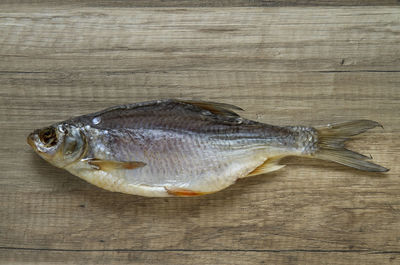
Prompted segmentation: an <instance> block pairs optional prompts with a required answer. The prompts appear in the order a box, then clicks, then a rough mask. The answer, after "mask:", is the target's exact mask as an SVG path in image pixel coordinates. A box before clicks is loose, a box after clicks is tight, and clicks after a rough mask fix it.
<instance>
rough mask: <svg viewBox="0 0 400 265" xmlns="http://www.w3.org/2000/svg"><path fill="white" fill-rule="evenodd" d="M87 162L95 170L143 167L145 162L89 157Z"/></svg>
mask: <svg viewBox="0 0 400 265" xmlns="http://www.w3.org/2000/svg"><path fill="white" fill-rule="evenodd" d="M86 161H87V162H88V164H89V165H90V166H91V167H92V168H94V169H97V170H102V171H111V170H116V169H135V168H139V167H144V166H145V165H146V163H143V162H140V161H113V160H102V159H97V158H91V159H87V160H86Z"/></svg>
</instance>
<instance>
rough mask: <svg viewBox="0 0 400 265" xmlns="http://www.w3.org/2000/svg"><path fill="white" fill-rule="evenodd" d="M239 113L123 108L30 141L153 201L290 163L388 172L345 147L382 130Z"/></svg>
mask: <svg viewBox="0 0 400 265" xmlns="http://www.w3.org/2000/svg"><path fill="white" fill-rule="evenodd" d="M238 111H243V110H242V109H241V108H240V107H237V106H234V105H230V104H226V103H217V102H208V101H200V100H179V99H164V100H155V101H147V102H141V103H134V104H128V105H119V106H114V107H111V108H108V109H105V110H102V111H99V112H95V113H91V114H87V115H83V116H79V117H74V118H71V119H69V120H66V121H62V122H58V123H55V124H53V125H50V126H48V127H45V128H42V129H38V130H34V131H33V132H32V133H31V134H30V135H29V136H28V138H27V142H28V144H29V145H30V146H31V147H32V148H33V150H34V151H35V152H36V153H37V154H38V155H39V156H41V157H42V158H43V159H44V160H46V161H48V162H49V163H50V164H52V165H54V166H56V167H59V168H63V169H65V170H67V171H69V172H70V173H72V174H73V175H76V176H78V177H80V178H82V179H84V180H86V181H87V182H89V183H91V184H93V185H96V186H98V187H100V188H103V189H106V190H109V191H113V192H121V193H126V194H134V195H140V196H147V197H170V196H181V197H185V196H186V197H192V196H199V195H205V194H210V193H215V192H217V191H220V190H223V189H225V188H227V187H229V186H231V185H232V184H234V183H235V182H236V181H237V180H238V179H242V178H246V177H251V176H257V175H262V174H265V173H268V172H272V171H276V170H279V169H281V168H283V167H284V166H285V165H284V164H281V159H282V158H283V157H286V156H301V157H310V158H317V159H322V160H328V161H333V162H336V163H340V164H342V165H345V166H348V167H352V168H355V169H358V170H364V171H372V172H386V171H388V170H389V169H387V168H385V167H383V166H380V165H377V164H374V163H372V162H370V161H368V160H370V159H371V157H369V156H365V155H362V154H360V153H357V152H354V151H351V150H349V149H347V148H346V147H345V142H346V141H347V140H349V139H350V138H352V137H353V136H355V135H358V134H360V133H363V132H365V131H367V130H369V129H372V128H375V127H377V126H380V127H382V125H381V124H379V123H378V122H375V121H372V120H354V121H350V122H344V123H338V124H330V125H327V126H320V127H309V126H274V125H269V124H266V123H261V122H257V121H253V120H249V119H246V118H243V117H241V116H240V115H239V114H238V113H237V112H238ZM382 128H383V127H382Z"/></svg>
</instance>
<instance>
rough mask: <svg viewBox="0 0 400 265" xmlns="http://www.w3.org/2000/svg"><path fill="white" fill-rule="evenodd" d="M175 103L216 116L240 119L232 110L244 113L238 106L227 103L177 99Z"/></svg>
mask: <svg viewBox="0 0 400 265" xmlns="http://www.w3.org/2000/svg"><path fill="white" fill-rule="evenodd" d="M175 101H177V102H182V103H186V104H191V105H194V106H196V107H199V108H201V109H204V110H208V111H210V112H211V113H213V114H216V115H225V116H234V117H238V116H239V114H237V113H236V112H234V111H232V109H233V110H241V111H243V109H242V108H240V107H238V106H235V105H231V104H226V103H218V102H212V101H202V100H179V99H175Z"/></svg>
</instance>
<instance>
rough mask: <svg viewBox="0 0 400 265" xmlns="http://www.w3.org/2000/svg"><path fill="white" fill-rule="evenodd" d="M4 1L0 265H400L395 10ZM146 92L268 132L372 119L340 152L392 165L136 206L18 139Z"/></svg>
mask: <svg viewBox="0 0 400 265" xmlns="http://www.w3.org/2000/svg"><path fill="white" fill-rule="evenodd" d="M103 2H104V3H111V2H107V1H103ZM321 2H322V1H321ZM332 2H335V1H332ZM337 2H338V1H337ZM86 3H90V2H89V1H87V2H86ZM3 6H7V8H1V9H0V36H1V38H0V57H1V58H0V139H2V141H1V145H0V168H1V178H0V263H4V264H20V263H29V262H30V263H35V264H41V263H45V262H47V263H51V264H89V263H90V264H102V263H104V264H126V263H127V262H128V261H130V262H136V263H137V264H149V263H152V264H153V263H154V264H183V263H188V262H190V261H193V260H195V261H196V263H198V264H222V263H225V264H255V263H256V264H261V263H266V264H324V263H326V264H350V263H352V264H394V263H395V262H396V261H397V259H399V254H400V244H399V243H400V242H399V241H400V230H399V227H400V214H399V213H400V197H399V196H398V195H399V194H400V185H399V170H400V165H399V164H398V160H399V158H398V154H399V153H400V135H399V134H398V131H399V130H400V121H399V119H398V117H397V116H398V113H399V111H400V107H399V106H400V105H399V103H400V89H399V85H400V74H399V73H400V64H399V58H400V46H399V45H398V44H399V33H400V30H399V28H400V20H399V17H400V9H397V8H390V7H373V8H372V7H354V8H350V9H349V8H329V9H326V8H307V9H305V8H301V7H292V8H263V9H254V8H222V9H213V8H209V9H207V8H205V9H199V8H189V9H174V8H143V9H140V8H138V9H124V8H90V7H79V8H77V7H76V8H75V7H74V8H71V9H65V8H64V7H62V6H61V7H53V8H48V9H46V10H41V9H40V8H38V5H32V6H30V5H21V8H20V9H15V8H14V5H6V4H4V5H3ZM156 98H189V99H190V98H194V99H204V100H213V101H222V102H226V103H233V104H235V105H239V106H241V107H243V108H244V109H246V112H244V113H242V114H243V115H244V116H246V117H248V118H253V119H257V120H260V121H263V122H268V123H272V124H281V125H287V124H305V125H319V124H325V123H330V122H340V121H347V120H351V119H359V118H368V119H373V120H377V121H380V122H381V123H382V124H383V125H384V126H385V130H381V129H375V130H373V131H371V132H369V133H368V134H366V135H363V136H360V137H358V138H357V139H356V140H355V141H354V142H352V143H351V146H352V147H353V148H354V149H356V150H360V151H362V152H363V153H366V154H371V155H372V156H373V157H374V160H375V161H376V162H377V163H380V164H382V165H383V166H386V167H388V168H391V171H390V172H389V173H387V174H380V175H377V174H372V173H365V172H359V171H356V170H352V169H348V168H345V167H342V166H339V165H336V164H333V163H327V162H322V161H317V160H307V159H300V158H289V159H287V160H286V163H288V166H287V167H286V168H284V169H282V170H280V171H277V172H275V173H272V174H269V175H265V176H260V177H255V178H249V179H244V180H241V181H239V182H238V183H237V184H235V185H234V186H232V187H230V188H228V189H227V190H224V191H221V192H219V193H216V194H212V195H209V196H205V197H198V198H186V199H185V198H183V199H182V198H163V199H161V198H142V197H137V196H129V195H124V194H118V193H111V192H107V191H104V190H100V189H98V188H96V187H94V186H92V185H90V184H87V183H86V182H84V181H82V180H80V179H79V178H77V177H74V176H72V175H70V174H68V173H67V172H64V171H62V170H61V169H57V168H54V167H52V166H51V165H49V164H48V163H46V162H44V161H42V160H41V159H40V158H39V157H38V156H37V155H35V154H34V153H33V152H32V150H31V149H30V147H29V146H28V145H27V144H26V142H25V137H26V136H27V134H28V133H29V132H30V131H31V130H33V129H34V128H38V127H42V126H45V125H48V124H50V123H52V122H55V121H59V120H63V119H66V118H68V117H70V116H74V115H79V114H84V113H88V112H92V111H96V110H100V109H102V108H104V107H108V106H111V105H114V104H121V103H129V102H136V101H143V100H150V99H156Z"/></svg>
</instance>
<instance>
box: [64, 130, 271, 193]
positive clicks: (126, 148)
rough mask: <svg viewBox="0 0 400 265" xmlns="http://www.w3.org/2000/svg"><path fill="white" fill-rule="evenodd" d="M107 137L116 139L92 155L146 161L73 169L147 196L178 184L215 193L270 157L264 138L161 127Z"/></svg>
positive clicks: (181, 187) (100, 145)
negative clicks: (127, 165) (114, 167)
mask: <svg viewBox="0 0 400 265" xmlns="http://www.w3.org/2000/svg"><path fill="white" fill-rule="evenodd" d="M107 137H111V138H112V139H108V140H107V141H106V140H105V139H99V140H100V141H101V142H99V143H97V144H92V148H93V150H94V151H93V152H92V155H94V156H96V157H97V158H101V159H106V160H117V161H140V162H144V163H146V165H145V166H144V167H140V168H136V169H132V170H125V169H118V170H112V171H109V172H104V171H101V170H91V169H88V168H87V167H86V168H85V167H84V166H81V169H80V170H76V169H73V170H72V171H75V172H72V171H71V170H70V171H71V173H73V174H75V175H78V176H80V177H81V178H83V179H86V180H87V181H89V182H91V183H93V184H95V185H97V186H100V187H102V188H105V189H108V190H113V191H119V192H124V193H130V194H137V195H144V196H168V195H169V191H171V190H177V189H178V190H189V191H194V192H198V193H202V194H204V193H212V192H216V191H219V190H221V189H224V188H226V187H228V186H230V185H231V184H233V183H234V182H235V181H236V180H237V179H238V178H242V177H245V176H247V175H248V174H249V173H250V172H251V171H253V170H254V169H255V168H256V167H258V166H259V165H261V164H263V163H264V161H265V160H266V159H267V157H268V154H267V151H268V150H267V147H266V146H265V144H264V145H263V144H262V143H261V142H260V140H256V141H254V140H251V139H250V140H248V139H235V140H226V139H223V137H220V136H218V137H211V136H209V135H204V134H191V133H177V132H170V131H157V130H152V131H149V130H146V131H142V132H138V131H135V133H130V134H129V135H128V136H127V135H123V134H120V135H118V134H116V135H113V136H110V135H108V136H107ZM117 138H118V139H117ZM104 142H107V143H109V144H108V145H105V144H104ZM77 168H79V167H77Z"/></svg>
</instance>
